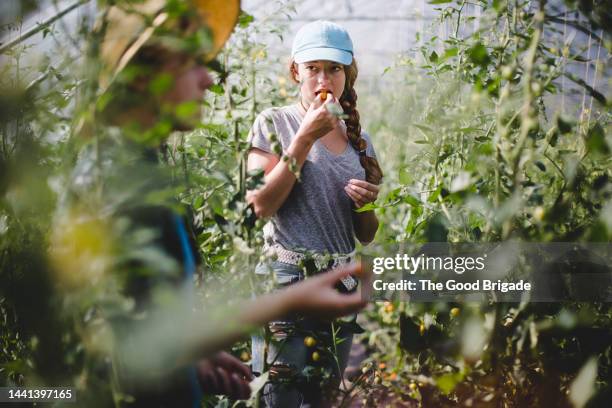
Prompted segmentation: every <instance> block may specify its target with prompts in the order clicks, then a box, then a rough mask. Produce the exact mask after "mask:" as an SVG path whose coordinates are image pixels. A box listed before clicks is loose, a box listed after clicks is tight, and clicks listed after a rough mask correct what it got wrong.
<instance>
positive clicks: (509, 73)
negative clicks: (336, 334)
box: [501, 65, 514, 80]
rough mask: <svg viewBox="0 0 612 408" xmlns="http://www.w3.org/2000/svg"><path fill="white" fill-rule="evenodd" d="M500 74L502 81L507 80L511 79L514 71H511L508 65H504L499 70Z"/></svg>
mask: <svg viewBox="0 0 612 408" xmlns="http://www.w3.org/2000/svg"><path fill="white" fill-rule="evenodd" d="M501 74H502V78H503V79H506V80H508V79H510V78H512V74H514V69H512V67H511V66H509V65H504V66H503V67H502V69H501Z"/></svg>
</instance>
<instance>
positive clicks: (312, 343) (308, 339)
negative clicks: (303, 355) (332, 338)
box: [304, 336, 317, 347]
mask: <svg viewBox="0 0 612 408" xmlns="http://www.w3.org/2000/svg"><path fill="white" fill-rule="evenodd" d="M316 344H317V340H315V338H314V337H312V336H307V337H306V338H305V339H304V345H305V346H306V347H314V346H315V345H316Z"/></svg>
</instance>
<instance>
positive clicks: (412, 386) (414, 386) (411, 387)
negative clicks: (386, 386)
mask: <svg viewBox="0 0 612 408" xmlns="http://www.w3.org/2000/svg"><path fill="white" fill-rule="evenodd" d="M408 387H410V389H411V390H412V391H416V389H417V388H418V387H417V385H416V384H415V383H410V385H409V386H408Z"/></svg>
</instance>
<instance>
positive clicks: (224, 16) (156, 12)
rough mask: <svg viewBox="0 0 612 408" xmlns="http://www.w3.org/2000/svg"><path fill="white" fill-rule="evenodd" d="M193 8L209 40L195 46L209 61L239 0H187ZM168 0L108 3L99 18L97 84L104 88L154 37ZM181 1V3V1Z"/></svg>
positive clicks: (168, 10)
mask: <svg viewBox="0 0 612 408" xmlns="http://www.w3.org/2000/svg"><path fill="white" fill-rule="evenodd" d="M180 3H186V4H187V5H188V6H189V7H191V8H192V10H193V11H194V12H195V13H194V15H195V19H196V20H197V22H196V24H197V25H199V26H201V27H202V28H206V29H207V30H208V32H209V33H210V37H211V38H210V41H208V42H206V44H205V46H203V47H202V49H200V50H198V52H199V54H200V55H199V56H200V57H201V58H202V59H203V60H204V61H205V62H207V61H211V60H212V59H214V58H215V56H216V55H217V54H218V53H219V51H220V50H221V48H222V47H223V45H224V44H225V42H226V41H227V39H228V38H229V36H230V35H231V33H232V31H233V29H234V26H235V25H236V22H237V20H238V15H239V14H240V0H187V1H182V2H179V4H180ZM176 4H177V2H176V1H175V2H172V1H168V0H144V1H143V0H140V1H139V0H124V1H122V2H118V4H116V5H114V6H112V7H110V8H109V9H108V11H107V13H106V14H105V15H104V14H103V17H102V19H101V23H100V24H99V26H100V27H104V28H103V29H104V37H103V40H102V42H101V44H100V59H101V63H102V67H101V73H100V87H101V89H102V90H104V89H106V88H107V87H108V85H109V84H110V83H111V82H112V81H113V79H114V78H115V77H116V76H117V75H118V74H119V73H120V72H121V71H122V70H123V69H124V68H125V67H126V66H127V64H128V63H129V62H130V61H131V60H132V58H133V57H134V56H135V55H136V54H137V53H138V51H139V50H140V49H141V48H142V47H143V46H144V45H146V44H147V43H149V41H150V40H151V38H152V37H153V34H154V33H155V32H156V30H158V29H160V28H162V27H164V25H167V24H169V20H171V19H172V15H173V12H175V10H173V9H172V6H176ZM183 5H184V4H183Z"/></svg>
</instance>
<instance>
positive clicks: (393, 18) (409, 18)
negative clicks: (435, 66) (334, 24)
mask: <svg viewBox="0 0 612 408" xmlns="http://www.w3.org/2000/svg"><path fill="white" fill-rule="evenodd" d="M317 20H329V21H431V20H435V18H433V17H425V16H378V17H371V16H340V17H329V16H327V17H299V18H292V19H290V21H300V22H309V21H317ZM268 21H286V20H285V19H269V20H268Z"/></svg>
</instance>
